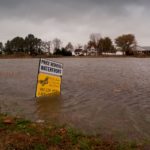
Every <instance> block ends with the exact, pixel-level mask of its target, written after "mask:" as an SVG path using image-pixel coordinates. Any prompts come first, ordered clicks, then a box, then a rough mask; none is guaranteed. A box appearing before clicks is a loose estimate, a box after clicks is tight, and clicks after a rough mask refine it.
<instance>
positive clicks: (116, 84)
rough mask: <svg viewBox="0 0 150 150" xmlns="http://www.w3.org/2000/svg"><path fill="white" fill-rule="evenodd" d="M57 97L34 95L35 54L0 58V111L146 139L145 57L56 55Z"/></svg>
mask: <svg viewBox="0 0 150 150" xmlns="http://www.w3.org/2000/svg"><path fill="white" fill-rule="evenodd" d="M51 60H55V61H58V62H61V63H63V65H64V74H63V82H62V93H61V96H60V97H50V98H42V99H38V100H37V99H36V98H35V89H36V81H37V72H38V64H39V60H38V59H2V60H0V111H1V112H3V113H10V114H13V115H19V116H23V117H25V118H27V119H31V120H37V119H40V120H46V121H50V122H57V123H60V124H63V123H67V124H70V125H72V126H74V127H76V128H79V129H81V130H83V131H86V132H88V133H92V134H105V135H115V136H117V137H122V138H125V137H128V138H131V139H136V138H142V139H144V138H146V139H150V130H149V129H150V59H148V58H146V59H140V58H83V59H82V58H59V59H51Z"/></svg>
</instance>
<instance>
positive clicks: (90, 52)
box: [87, 47, 98, 56]
mask: <svg viewBox="0 0 150 150" xmlns="http://www.w3.org/2000/svg"><path fill="white" fill-rule="evenodd" d="M97 54H98V52H97V50H96V48H94V47H91V48H88V49H87V55H88V56H97Z"/></svg>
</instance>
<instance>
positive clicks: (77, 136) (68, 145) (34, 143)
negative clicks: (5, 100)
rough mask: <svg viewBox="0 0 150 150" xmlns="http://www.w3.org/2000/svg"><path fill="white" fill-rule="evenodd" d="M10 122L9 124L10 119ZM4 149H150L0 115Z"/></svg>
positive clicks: (0, 144)
mask: <svg viewBox="0 0 150 150" xmlns="http://www.w3.org/2000/svg"><path fill="white" fill-rule="evenodd" d="M8 118H9V120H10V122H9V123H7V122H5V120H6V119H8ZM0 137H1V138H0V149H2V150H49V149H52V150H61V149H64V150H145V149H146V150H148V148H150V140H147V141H145V143H138V142H135V141H131V142H123V141H122V142H119V141H115V140H113V139H111V140H110V139H109V140H108V139H103V138H102V137H100V136H89V135H85V134H83V133H81V132H80V131H78V130H76V129H73V128H71V127H68V126H56V125H50V124H38V123H34V122H31V121H28V120H25V119H20V118H13V117H9V116H7V115H3V114H0Z"/></svg>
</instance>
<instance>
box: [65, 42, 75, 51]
mask: <svg viewBox="0 0 150 150" xmlns="http://www.w3.org/2000/svg"><path fill="white" fill-rule="evenodd" d="M65 49H66V50H67V51H71V52H72V51H73V49H74V47H73V45H72V43H71V42H69V43H68V44H67V45H66V47H65Z"/></svg>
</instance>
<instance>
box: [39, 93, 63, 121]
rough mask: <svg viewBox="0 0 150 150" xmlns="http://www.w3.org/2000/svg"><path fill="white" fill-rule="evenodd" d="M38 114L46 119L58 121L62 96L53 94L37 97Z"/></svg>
mask: <svg viewBox="0 0 150 150" xmlns="http://www.w3.org/2000/svg"><path fill="white" fill-rule="evenodd" d="M36 100H37V104H36V107H37V115H38V116H39V118H40V119H42V120H46V121H58V120H59V118H60V111H61V103H62V96H61V95H52V96H48V97H40V98H37V99H36Z"/></svg>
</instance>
